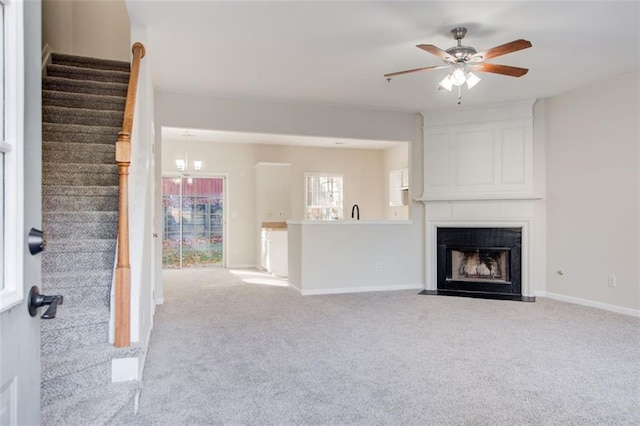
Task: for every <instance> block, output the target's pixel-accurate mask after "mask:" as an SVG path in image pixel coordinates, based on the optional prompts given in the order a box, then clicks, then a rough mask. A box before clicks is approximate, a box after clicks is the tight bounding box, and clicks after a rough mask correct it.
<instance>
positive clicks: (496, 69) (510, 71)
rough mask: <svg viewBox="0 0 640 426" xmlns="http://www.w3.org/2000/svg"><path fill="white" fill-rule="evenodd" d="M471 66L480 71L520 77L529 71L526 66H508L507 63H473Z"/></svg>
mask: <svg viewBox="0 0 640 426" xmlns="http://www.w3.org/2000/svg"><path fill="white" fill-rule="evenodd" d="M471 68H472V69H474V70H478V71H482V72H492V73H494V74H502V75H508V76H510V77H522V76H523V75H525V74H526V73H528V72H529V70H528V69H527V68H518V67H510V66H508V65H497V64H475V65H473V66H472V67H471Z"/></svg>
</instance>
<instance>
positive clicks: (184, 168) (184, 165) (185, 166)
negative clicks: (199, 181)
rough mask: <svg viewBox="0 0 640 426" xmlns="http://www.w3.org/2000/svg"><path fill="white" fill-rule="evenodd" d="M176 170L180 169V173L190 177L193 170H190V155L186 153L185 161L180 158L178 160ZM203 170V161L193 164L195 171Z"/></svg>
mask: <svg viewBox="0 0 640 426" xmlns="http://www.w3.org/2000/svg"><path fill="white" fill-rule="evenodd" d="M176 168H177V169H178V171H179V172H180V173H182V176H184V177H188V176H189V175H190V174H191V170H189V153H188V152H185V153H184V160H183V159H181V158H178V159H177V160H176ZM201 169H202V161H198V160H196V161H194V162H193V171H196V172H198V171H200V170H201Z"/></svg>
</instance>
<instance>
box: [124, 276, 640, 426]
mask: <svg viewBox="0 0 640 426" xmlns="http://www.w3.org/2000/svg"><path fill="white" fill-rule="evenodd" d="M164 283H165V295H164V296H165V304H164V305H162V306H158V311H157V314H156V319H155V328H154V330H153V333H152V336H151V343H150V347H149V353H148V358H147V365H146V369H145V373H144V381H143V390H142V394H141V399H140V411H139V414H138V415H137V416H135V417H133V416H124V417H119V418H116V419H115V421H114V423H115V424H140V425H148V424H157V425H187V424H188V425H193V424H225V425H226V424H229V425H303V424H304V425H307V424H313V425H378V424H381V425H522V424H532V425H533V424H535V425H556V424H558V425H559V424H571V425H596V424H598V425H600V424H610V425H624V424H628V425H630V424H640V408H639V407H640V319H638V318H634V317H629V316H624V315H618V314H614V313H610V312H607V311H602V310H598V309H594V308H587V307H582V306H577V305H571V304H566V303H562V302H557V301H553V300H547V299H538V301H537V302H536V303H523V302H513V301H500V300H483V299H469V298H454V297H443V296H420V295H417V294H416V293H417V292H416V291H398V292H378V293H362V294H350V295H331V296H306V297H302V296H300V295H299V294H298V293H297V292H296V291H294V290H292V289H290V288H286V287H282V286H281V285H283V284H284V282H283V281H282V280H278V279H273V278H269V277H268V276H265V275H264V274H259V273H256V272H255V271H240V272H239V273H238V272H237V271H236V273H235V274H234V273H232V272H229V271H227V270H223V269H214V270H183V271H165V273H164Z"/></svg>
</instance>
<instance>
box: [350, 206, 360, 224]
mask: <svg viewBox="0 0 640 426" xmlns="http://www.w3.org/2000/svg"><path fill="white" fill-rule="evenodd" d="M354 211H355V212H357V213H358V216H357V217H358V220H360V207H358V205H357V204H354V205H353V207H351V219H353V213H354Z"/></svg>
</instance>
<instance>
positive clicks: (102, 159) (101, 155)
mask: <svg viewBox="0 0 640 426" xmlns="http://www.w3.org/2000/svg"><path fill="white" fill-rule="evenodd" d="M42 161H44V162H47V163H87V164H115V161H116V147H115V145H111V144H109V145H107V144H100V143H77V142H53V141H48V142H45V143H43V144H42Z"/></svg>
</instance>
